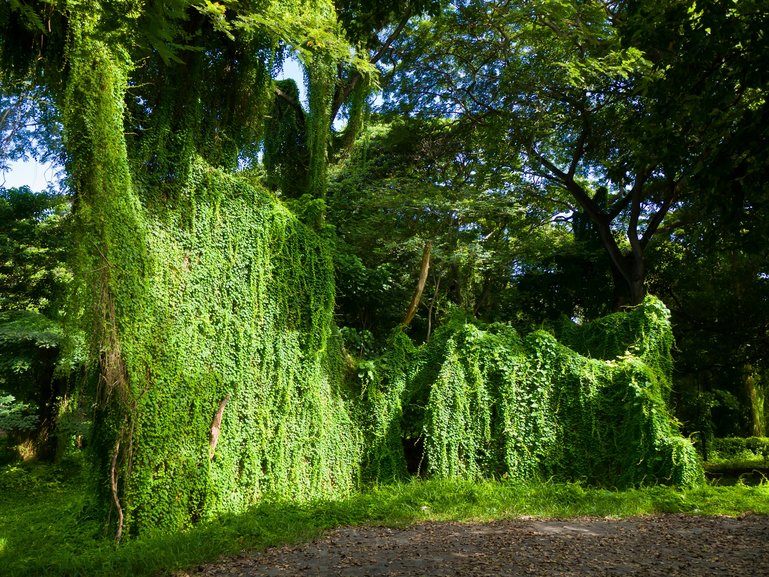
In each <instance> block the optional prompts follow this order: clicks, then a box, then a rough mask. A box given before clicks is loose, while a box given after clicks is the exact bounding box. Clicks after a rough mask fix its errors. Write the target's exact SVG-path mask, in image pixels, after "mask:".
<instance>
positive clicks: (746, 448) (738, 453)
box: [710, 437, 769, 465]
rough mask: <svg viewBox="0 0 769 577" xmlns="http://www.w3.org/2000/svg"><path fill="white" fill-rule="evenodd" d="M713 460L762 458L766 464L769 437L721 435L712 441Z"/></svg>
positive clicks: (718, 461) (768, 455)
mask: <svg viewBox="0 0 769 577" xmlns="http://www.w3.org/2000/svg"><path fill="white" fill-rule="evenodd" d="M710 450H711V451H712V457H711V461H712V462H714V463H721V462H724V461H746V460H747V461H750V460H755V459H756V458H761V459H762V461H763V464H764V465H766V464H767V461H768V460H769V437H721V438H715V439H713V441H711V445H710Z"/></svg>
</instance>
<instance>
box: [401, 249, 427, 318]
mask: <svg viewBox="0 0 769 577" xmlns="http://www.w3.org/2000/svg"><path fill="white" fill-rule="evenodd" d="M432 248H433V243H432V241H430V240H428V241H427V242H426V243H425V248H424V251H423V252H422V267H421V269H420V272H419V281H417V288H416V290H415V291H414V296H413V297H412V299H411V304H409V308H408V310H407V311H406V316H405V317H403V322H402V323H401V324H402V325H403V326H404V327H407V326H409V325H410V324H411V321H412V320H413V319H414V315H415V314H416V312H417V307H418V306H419V303H420V301H421V300H422V293H423V292H424V290H425V284H427V273H428V272H429V271H430V250H431V249H432Z"/></svg>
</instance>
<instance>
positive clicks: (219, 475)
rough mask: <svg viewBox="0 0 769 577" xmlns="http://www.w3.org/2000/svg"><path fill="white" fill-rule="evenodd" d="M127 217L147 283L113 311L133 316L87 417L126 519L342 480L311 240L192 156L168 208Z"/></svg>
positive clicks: (346, 471)
mask: <svg viewBox="0 0 769 577" xmlns="http://www.w3.org/2000/svg"><path fill="white" fill-rule="evenodd" d="M143 225H144V227H145V230H146V231H147V235H148V238H150V239H151V240H150V241H149V242H148V252H147V259H146V269H145V270H146V274H147V279H146V286H147V291H146V292H145V293H144V294H142V295H140V296H141V298H142V300H141V301H137V302H135V303H134V307H132V316H131V317H130V318H126V319H121V320H122V322H125V323H126V324H129V323H130V324H129V326H131V327H135V328H134V329H133V330H131V331H126V332H125V333H123V335H121V341H120V342H121V351H122V355H123V363H124V367H125V369H124V370H125V372H126V375H127V377H128V382H127V383H126V386H127V390H126V391H125V392H118V393H117V394H123V395H126V398H124V399H122V400H121V402H119V403H118V402H115V401H116V400H113V401H112V403H111V404H110V405H108V406H106V407H105V410H106V411H107V413H108V414H109V415H110V418H109V423H105V424H104V425H103V426H105V427H106V426H111V427H112V428H113V432H112V435H111V436H113V438H114V437H116V438H117V439H119V440H120V442H121V447H122V452H121V458H120V459H121V461H120V462H121V465H120V466H121V478H123V479H124V480H123V481H122V483H123V487H122V490H123V494H124V495H125V497H124V501H123V506H124V508H125V514H126V524H127V526H128V527H129V528H131V529H132V530H139V529H142V528H145V527H171V528H177V527H181V526H185V525H187V524H188V523H189V522H191V521H194V520H197V519H201V518H210V517H211V515H212V514H214V513H217V512H221V511H232V510H240V509H242V508H243V507H245V506H246V505H250V504H252V503H254V502H256V501H258V500H259V499H261V498H263V497H264V496H266V495H270V494H273V495H282V496H293V497H302V498H307V497H310V496H318V495H321V494H330V495H334V494H340V493H342V494H343V493H348V492H349V491H350V490H351V489H352V488H353V486H354V480H355V477H356V474H355V472H356V467H357V462H358V453H359V452H360V439H359V438H358V436H357V435H356V432H355V428H354V427H353V426H352V423H351V422H350V417H349V416H348V413H347V410H346V408H345V406H344V405H343V403H342V397H341V392H340V391H339V389H338V388H339V386H340V384H341V378H340V375H339V371H340V367H339V362H340V356H339V355H340V352H339V344H338V342H337V341H336V340H334V338H333V337H332V334H331V330H332V325H331V313H332V307H333V277H332V274H331V267H330V260H329V255H328V252H327V250H326V249H325V248H324V245H323V243H322V241H321V239H319V238H318V237H317V236H315V235H314V234H313V233H312V232H311V231H309V229H307V228H306V227H305V226H304V225H302V224H300V223H299V222H297V220H296V218H295V217H293V216H292V215H291V214H290V213H288V212H287V211H286V210H285V209H284V208H282V207H281V206H280V205H278V204H276V202H275V200H274V199H273V198H271V197H270V196H269V195H268V194H266V193H264V192H261V191H260V190H259V189H258V188H254V187H251V186H248V185H247V184H245V183H243V182H239V181H238V180H237V179H234V178H232V177H229V176H226V175H222V174H220V173H217V172H216V171H215V170H213V169H207V168H205V167H204V166H202V165H200V166H198V167H196V168H195V169H194V170H193V171H192V173H191V180H190V182H189V183H188V185H187V189H186V190H185V192H184V193H183V194H182V195H180V205H179V209H178V211H173V212H172V211H168V212H166V213H164V214H162V215H159V216H158V217H155V218H149V217H147V218H146V219H145V222H144V223H143ZM204 247H205V248H204ZM220 407H221V408H223V413H222V418H221V425H220V430H219V432H218V435H219V436H218V442H217V443H216V444H215V450H214V448H213V447H212V443H213V441H212V434H213V433H212V427H213V425H214V418H215V415H216V413H217V410H218V409H219V408H220ZM101 434H104V432H103V433H101ZM105 449H106V450H107V451H106V452H109V453H110V454H111V452H112V447H111V446H110V447H105ZM107 473H108V471H106V470H105V475H106V474H107ZM123 474H124V475H125V477H122V475H123ZM181 495H183V496H184V498H182V499H180V496H181Z"/></svg>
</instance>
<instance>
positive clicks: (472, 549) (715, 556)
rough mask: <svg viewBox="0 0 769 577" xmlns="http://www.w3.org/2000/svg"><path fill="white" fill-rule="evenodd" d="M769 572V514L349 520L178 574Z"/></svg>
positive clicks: (759, 576)
mask: <svg viewBox="0 0 769 577" xmlns="http://www.w3.org/2000/svg"><path fill="white" fill-rule="evenodd" d="M519 575H541V576H548V577H550V576H567V575H568V576H599V575H600V576H604V575H612V576H627V575H644V576H660V577H662V576H665V577H668V576H685V577H696V576H705V575H708V576H709V575H717V576H720V575H729V576H741V575H745V576H749V577H752V576H756V577H769V516H759V515H746V516H743V517H739V518H733V517H693V516H684V515H661V516H655V517H639V518H630V519H621V520H620V519H596V518H583V519H568V520H539V519H516V520H512V521H502V522H496V523H487V524H473V523H425V524H420V525H414V526H411V527H408V528H405V529H389V528H383V527H344V528H341V529H336V530H334V531H331V532H329V533H326V534H325V535H324V536H323V537H321V538H319V539H316V540H315V541H313V542H311V543H307V544H304V545H301V546H288V547H281V548H274V549H268V550H267V551H263V552H260V553H253V554H244V555H241V556H239V557H234V558H229V559H224V560H222V561H220V562H218V563H215V564H211V565H205V566H201V567H198V568H196V569H195V570H194V571H192V572H189V573H180V574H178V575H177V577H267V576H269V577H289V576H290V577H298V576H323V577H325V576H329V577H380V576H388V577H401V576H409V577H412V576H413V577H465V576H466V577H487V576H488V577H492V576H494V577H508V576H509V577H513V576H519Z"/></svg>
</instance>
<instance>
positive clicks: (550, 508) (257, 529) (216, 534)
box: [0, 467, 769, 576]
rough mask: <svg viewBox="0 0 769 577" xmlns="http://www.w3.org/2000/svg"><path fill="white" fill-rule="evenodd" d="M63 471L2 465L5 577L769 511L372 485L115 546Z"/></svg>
mask: <svg viewBox="0 0 769 577" xmlns="http://www.w3.org/2000/svg"><path fill="white" fill-rule="evenodd" d="M70 473H71V472H70ZM61 474H62V471H58V472H56V471H55V470H53V469H51V468H50V467H49V468H45V467H16V468H5V469H3V470H1V471H0V567H2V568H3V570H2V574H3V575H9V576H20V575H30V576H31V575H58V576H64V575H72V576H74V575H78V576H87V575H94V576H96V575H110V576H112V575H115V576H121V575H125V576H129V575H131V576H134V575H135V576H148V575H162V574H168V573H169V572H171V571H174V570H179V569H183V568H185V567H190V566H194V565H196V564H199V563H202V562H205V561H209V560H213V559H216V558H217V557H219V556H222V555H228V554H236V553H238V552H240V551H242V550H244V549H262V548H265V547H268V546H273V545H280V544H283V543H292V542H298V541H305V540H309V539H312V538H313V537H314V536H317V535H319V534H320V533H322V532H323V531H324V530H326V529H329V528H332V527H337V526H341V525H362V524H374V525H387V526H405V525H409V524H412V523H419V522H425V521H492V520H501V519H511V518H517V517H522V516H528V517H558V518H564V517H581V516H597V517H626V516H635V515H652V514H660V513H689V514H700V515H739V514H742V513H746V512H753V513H761V514H769V485H767V484H763V485H759V486H753V487H749V486H744V485H737V486H733V487H718V486H704V487H700V488H697V489H690V490H686V491H678V490H676V489H673V488H669V487H648V488H642V489H633V490H628V491H614V490H609V489H594V488H587V487H584V486H582V485H579V484H563V483H536V484H516V483H510V482H492V481H484V482H477V483H473V482H469V481H445V480H444V481H441V480H433V481H420V480H415V481H412V482H408V483H403V484H396V485H386V486H378V487H371V488H369V490H367V491H365V492H363V493H361V494H358V495H356V496H353V497H351V498H349V499H346V500H327V501H312V502H307V503H281V502H263V503H261V504H259V505H257V506H255V507H254V508H252V509H251V510H249V511H247V512H245V513H242V514H240V515H228V516H224V517H222V518H220V519H217V520H216V521H213V522H209V523H204V524H201V525H198V526H196V527H195V528H193V529H190V530H188V531H183V532H177V533H173V534H159V533H158V534H148V535H144V536H143V537H142V538H140V539H135V540H131V541H128V542H126V543H124V544H122V545H121V546H119V547H115V546H114V544H113V542H112V536H111V535H109V534H105V533H104V531H103V527H102V524H101V522H100V520H99V515H98V514H97V513H96V509H95V508H94V504H93V500H92V499H91V498H89V497H88V495H87V494H86V490H85V488H86V487H87V486H88V485H87V483H85V482H84V480H85V476H86V475H85V473H83V472H80V473H77V474H74V475H73V474H70V476H69V478H68V480H66V481H59V480H58V479H57V475H59V476H60V475H61Z"/></svg>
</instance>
